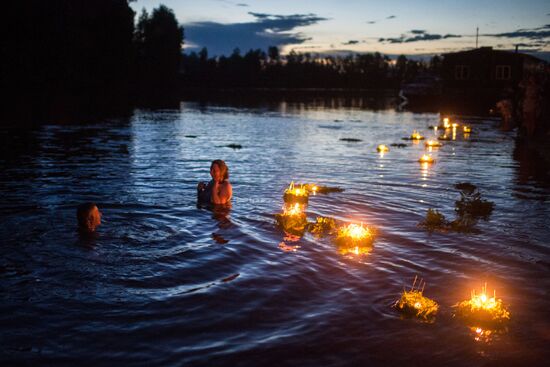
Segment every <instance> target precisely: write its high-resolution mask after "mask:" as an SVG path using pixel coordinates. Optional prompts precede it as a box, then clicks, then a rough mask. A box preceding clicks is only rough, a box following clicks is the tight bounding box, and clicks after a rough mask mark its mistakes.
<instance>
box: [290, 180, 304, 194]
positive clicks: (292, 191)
mask: <svg viewBox="0 0 550 367" xmlns="http://www.w3.org/2000/svg"><path fill="white" fill-rule="evenodd" d="M285 194H290V195H294V196H307V195H308V193H307V190H306V189H305V188H304V185H300V187H296V186H294V181H292V182H291V183H290V185H289V186H288V188H287V189H286V190H285Z"/></svg>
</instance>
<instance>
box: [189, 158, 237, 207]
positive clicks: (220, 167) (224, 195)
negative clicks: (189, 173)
mask: <svg viewBox="0 0 550 367" xmlns="http://www.w3.org/2000/svg"><path fill="white" fill-rule="evenodd" d="M210 176H212V180H210V182H209V183H207V184H205V183H204V182H199V184H198V185H197V196H198V200H199V202H201V203H212V204H227V203H228V202H229V200H230V199H231V196H233V187H232V186H231V183H229V169H228V168H227V165H226V164H225V162H224V161H222V160H221V159H216V160H215V161H213V162H212V164H211V165H210Z"/></svg>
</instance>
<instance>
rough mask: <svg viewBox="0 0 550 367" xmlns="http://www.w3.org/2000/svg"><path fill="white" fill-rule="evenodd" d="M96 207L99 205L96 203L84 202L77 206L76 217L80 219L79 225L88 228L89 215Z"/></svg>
mask: <svg viewBox="0 0 550 367" xmlns="http://www.w3.org/2000/svg"><path fill="white" fill-rule="evenodd" d="M96 207H97V205H96V204H95V203H84V204H80V205H79V206H78V207H77V208H76V219H77V220H78V226H79V227H84V228H86V227H87V226H88V225H87V223H86V222H87V221H88V216H89V215H90V213H91V211H92V210H94V208H96Z"/></svg>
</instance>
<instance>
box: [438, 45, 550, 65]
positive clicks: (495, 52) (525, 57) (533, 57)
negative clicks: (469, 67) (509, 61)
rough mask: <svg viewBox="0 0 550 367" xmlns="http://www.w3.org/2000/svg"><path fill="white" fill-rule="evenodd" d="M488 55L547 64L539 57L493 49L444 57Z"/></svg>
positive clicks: (468, 51) (457, 53) (451, 54)
mask: <svg viewBox="0 0 550 367" xmlns="http://www.w3.org/2000/svg"><path fill="white" fill-rule="evenodd" d="M488 53H492V54H494V55H503V56H504V55H506V56H511V55H517V56H516V57H521V58H524V59H527V60H529V61H533V62H540V63H544V64H546V61H544V60H542V59H539V58H538V57H535V56H532V55H528V54H524V53H521V52H511V51H505V50H493V48H492V47H479V48H474V49H473V50H467V51H459V52H449V53H446V54H443V55H442V56H444V57H446V56H453V57H454V56H462V55H464V56H466V55H484V54H488Z"/></svg>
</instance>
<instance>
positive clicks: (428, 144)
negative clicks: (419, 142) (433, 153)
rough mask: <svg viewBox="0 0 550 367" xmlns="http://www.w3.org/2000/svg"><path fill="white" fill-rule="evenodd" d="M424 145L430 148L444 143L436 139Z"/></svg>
mask: <svg viewBox="0 0 550 367" xmlns="http://www.w3.org/2000/svg"><path fill="white" fill-rule="evenodd" d="M424 145H425V146H426V147H428V148H439V147H440V146H442V145H443V144H441V143H440V142H438V141H435V140H431V139H430V140H428V141H426V142H425V143H424Z"/></svg>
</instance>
